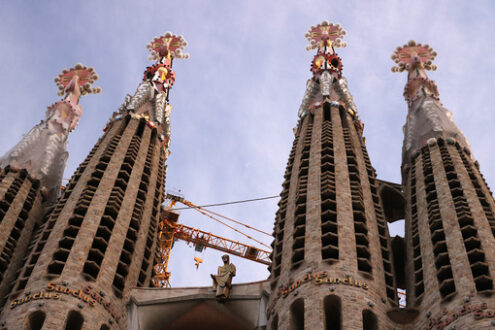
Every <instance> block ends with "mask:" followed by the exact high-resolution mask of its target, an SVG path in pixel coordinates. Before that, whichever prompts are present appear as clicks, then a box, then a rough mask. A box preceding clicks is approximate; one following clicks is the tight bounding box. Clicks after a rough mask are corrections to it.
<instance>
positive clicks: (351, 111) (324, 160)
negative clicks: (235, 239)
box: [267, 22, 397, 329]
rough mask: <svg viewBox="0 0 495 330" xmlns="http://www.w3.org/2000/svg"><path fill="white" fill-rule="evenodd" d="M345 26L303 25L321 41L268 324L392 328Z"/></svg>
mask: <svg viewBox="0 0 495 330" xmlns="http://www.w3.org/2000/svg"><path fill="white" fill-rule="evenodd" d="M344 34H345V32H344V30H343V29H342V28H341V27H340V26H339V25H334V24H331V23H328V22H323V23H321V24H319V25H317V26H316V27H311V29H310V30H309V32H308V33H307V34H306V37H307V39H308V40H309V41H310V43H311V44H310V46H308V50H310V49H316V50H317V54H316V55H315V57H314V59H313V62H312V64H311V71H312V73H313V77H312V78H311V79H309V80H308V82H307V87H306V93H305V96H304V99H303V102H302V105H301V107H300V110H299V122H298V125H297V127H296V129H295V139H294V144H293V146H292V150H291V152H290V155H289V161H288V164H287V170H286V172H285V175H284V179H285V181H284V182H283V184H282V186H283V190H282V193H281V200H280V203H279V206H280V208H279V210H278V212H277V214H276V221H275V229H274V237H275V239H274V242H273V255H272V265H271V269H270V271H271V276H270V281H271V287H272V293H271V296H270V301H269V306H268V310H267V316H268V324H269V328H270V329H325V328H326V329H376V328H377V327H379V328H380V329H389V328H392V325H391V321H389V319H388V318H387V315H386V311H387V310H388V309H390V308H393V307H395V306H396V305H397V294H396V286H395V279H394V270H393V265H392V256H391V253H390V240H389V234H388V228H387V224H386V219H385V215H384V212H383V207H382V202H381V198H380V197H379V193H378V182H377V179H376V174H375V170H374V169H373V167H372V166H371V163H370V159H369V157H368V154H367V151H366V147H365V141H364V138H363V136H362V133H363V124H362V123H361V121H360V120H359V117H358V114H357V110H356V107H355V105H354V103H353V100H352V96H351V94H350V92H349V90H348V87H347V82H346V80H345V78H343V77H342V61H341V59H340V58H339V56H338V55H337V54H336V53H335V47H341V46H345V43H344V42H343V41H342V40H341V38H342V37H343V36H344Z"/></svg>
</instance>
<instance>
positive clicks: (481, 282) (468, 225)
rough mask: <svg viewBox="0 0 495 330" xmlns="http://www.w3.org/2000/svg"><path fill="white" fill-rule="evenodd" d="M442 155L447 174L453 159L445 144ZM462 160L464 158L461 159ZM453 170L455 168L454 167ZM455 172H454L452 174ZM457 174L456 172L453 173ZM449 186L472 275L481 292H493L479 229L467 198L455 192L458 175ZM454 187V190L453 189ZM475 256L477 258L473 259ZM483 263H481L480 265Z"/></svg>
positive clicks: (442, 146) (441, 150)
mask: <svg viewBox="0 0 495 330" xmlns="http://www.w3.org/2000/svg"><path fill="white" fill-rule="evenodd" d="M439 148H440V153H441V156H442V160H443V161H444V168H445V171H446V172H447V168H448V165H447V164H452V163H453V161H452V158H451V156H450V153H449V150H448V148H447V146H446V145H445V144H442V145H440V144H439ZM461 160H462V158H461ZM452 168H453V166H452ZM453 171H455V170H452V172H453ZM453 173H454V174H455V172H453ZM448 182H449V186H450V187H451V195H452V198H453V201H454V206H455V210H456V214H457V219H458V221H459V227H460V229H461V233H462V236H463V238H464V240H463V241H464V247H465V249H466V253H467V254H468V260H469V263H470V266H471V273H472V274H473V278H474V282H475V285H476V289H477V291H479V292H483V291H491V290H492V289H493V282H492V279H491V277H490V272H489V269H488V267H485V266H484V265H483V264H482V263H483V262H484V261H485V254H484V252H483V249H482V247H481V242H480V240H479V238H478V232H477V229H476V227H475V225H474V223H473V221H472V214H471V210H470V208H469V204H468V202H467V199H466V197H465V196H464V194H463V193H462V190H460V193H458V194H456V193H455V192H454V191H453V190H454V189H455V188H457V187H460V186H461V185H460V181H459V179H458V178H457V175H452V176H451V177H450V179H448ZM452 187H454V188H452ZM471 242H476V243H477V244H476V245H478V244H479V246H480V248H474V246H473V244H472V243H471ZM473 256H475V257H473ZM480 262H481V263H480Z"/></svg>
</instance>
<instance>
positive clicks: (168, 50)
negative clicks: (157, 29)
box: [146, 32, 189, 61]
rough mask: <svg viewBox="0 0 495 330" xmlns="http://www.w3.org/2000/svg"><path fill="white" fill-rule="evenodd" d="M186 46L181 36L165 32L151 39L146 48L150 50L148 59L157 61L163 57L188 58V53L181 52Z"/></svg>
mask: <svg viewBox="0 0 495 330" xmlns="http://www.w3.org/2000/svg"><path fill="white" fill-rule="evenodd" d="M186 46H187V41H186V40H185V39H184V37H183V36H181V35H179V36H178V35H175V34H172V32H166V33H165V34H164V35H162V36H160V37H155V38H154V39H153V40H151V42H150V43H148V44H147V45H146V48H148V50H149V51H150V57H149V59H150V61H159V60H161V59H162V58H163V57H168V58H169V59H173V58H181V59H188V58H189V54H188V53H183V52H182V51H183V50H184V48H185V47H186Z"/></svg>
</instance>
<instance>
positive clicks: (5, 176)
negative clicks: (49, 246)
mask: <svg viewBox="0 0 495 330" xmlns="http://www.w3.org/2000/svg"><path fill="white" fill-rule="evenodd" d="M97 79H98V75H97V74H96V72H95V71H94V69H93V68H88V67H86V66H83V65H82V64H76V66H75V67H74V68H71V69H69V70H67V69H64V70H63V72H62V73H61V74H60V75H58V76H57V77H56V78H55V83H56V84H57V86H58V90H59V91H58V95H59V96H63V98H62V100H60V101H58V102H56V103H54V104H52V105H50V106H49V107H48V109H47V110H46V114H45V118H44V119H43V120H42V121H41V122H40V123H39V124H37V125H36V126H34V127H33V128H32V129H31V130H30V131H29V132H28V133H27V134H25V135H24V136H23V137H22V139H21V140H20V141H19V143H17V144H16V145H15V146H14V147H13V148H12V149H11V150H10V151H8V152H7V153H6V154H5V155H4V156H2V157H1V158H0V297H1V300H0V306H3V305H4V304H5V302H6V300H7V296H8V293H9V292H10V290H11V288H12V283H13V282H14V281H15V279H16V277H17V275H18V274H19V271H20V268H21V267H22V266H23V264H24V263H25V261H26V260H25V258H24V257H25V254H26V251H27V249H28V247H29V244H30V240H31V238H32V234H33V232H34V231H36V230H37V229H38V228H39V226H40V225H42V219H43V214H44V213H45V211H46V209H49V208H50V207H52V206H53V203H54V202H55V201H56V199H57V198H58V196H59V195H60V190H61V184H62V176H63V173H64V170H65V165H66V160H67V157H68V152H67V142H68V138H69V133H70V132H71V131H73V130H74V129H75V127H76V126H77V124H78V122H79V118H80V117H81V114H82V107H81V105H80V104H79V99H80V97H81V96H82V95H85V94H88V93H99V92H100V88H99V87H92V86H91V84H92V83H94V82H95V81H96V80H97Z"/></svg>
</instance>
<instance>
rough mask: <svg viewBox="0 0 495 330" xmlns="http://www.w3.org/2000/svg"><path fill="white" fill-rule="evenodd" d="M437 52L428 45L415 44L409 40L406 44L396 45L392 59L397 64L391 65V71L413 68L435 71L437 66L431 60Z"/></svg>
mask: <svg viewBox="0 0 495 330" xmlns="http://www.w3.org/2000/svg"><path fill="white" fill-rule="evenodd" d="M436 56H437V53H436V52H435V51H434V50H433V49H432V48H431V47H430V46H428V45H422V44H417V43H416V42H415V41H414V40H411V41H409V42H408V43H407V45H403V46H402V47H400V46H399V47H397V49H396V50H395V52H394V53H393V54H392V60H393V61H394V62H395V63H397V66H394V67H392V72H403V71H404V70H406V71H411V70H413V69H415V68H422V69H424V70H432V71H435V70H436V69H437V66H436V65H435V64H433V63H432V62H433V60H434V59H435V57H436Z"/></svg>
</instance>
